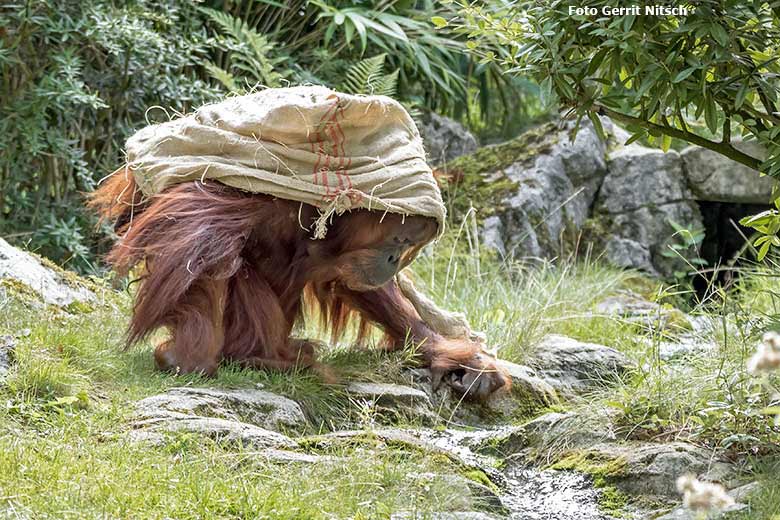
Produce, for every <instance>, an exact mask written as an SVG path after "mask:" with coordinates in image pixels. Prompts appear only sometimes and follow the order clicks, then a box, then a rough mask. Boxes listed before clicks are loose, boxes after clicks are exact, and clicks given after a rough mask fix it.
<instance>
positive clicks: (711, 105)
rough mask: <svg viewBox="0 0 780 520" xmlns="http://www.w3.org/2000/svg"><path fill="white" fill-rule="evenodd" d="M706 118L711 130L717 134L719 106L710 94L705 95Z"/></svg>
mask: <svg viewBox="0 0 780 520" xmlns="http://www.w3.org/2000/svg"><path fill="white" fill-rule="evenodd" d="M704 120H705V121H706V122H707V128H709V130H710V132H712V133H713V134H717V133H718V108H717V105H716V104H715V101H713V99H712V96H710V95H709V94H707V95H706V96H705V97H704Z"/></svg>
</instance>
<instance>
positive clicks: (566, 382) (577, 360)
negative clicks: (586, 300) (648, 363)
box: [532, 334, 633, 396]
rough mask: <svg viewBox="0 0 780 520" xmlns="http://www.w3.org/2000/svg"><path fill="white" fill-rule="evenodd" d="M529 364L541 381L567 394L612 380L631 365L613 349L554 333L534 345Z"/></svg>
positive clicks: (621, 354) (580, 391)
mask: <svg viewBox="0 0 780 520" xmlns="http://www.w3.org/2000/svg"><path fill="white" fill-rule="evenodd" d="M532 364H533V365H534V366H535V368H536V369H537V373H538V374H539V377H540V378H541V379H542V380H544V381H545V382H546V383H548V384H549V385H550V386H552V387H553V388H555V390H556V391H558V392H561V393H563V394H564V395H570V396H571V395H575V394H578V393H582V392H584V391H587V390H589V389H592V388H594V387H598V386H601V385H604V384H608V383H611V382H615V381H617V380H618V379H619V378H620V377H621V376H622V375H623V374H624V373H625V372H627V371H628V370H629V369H630V368H631V367H632V366H633V363H632V362H631V361H630V360H629V359H628V358H627V357H626V356H625V355H624V354H623V353H621V352H619V351H617V350H615V349H613V348H610V347H606V346H604V345H598V344H595V343H584V342H582V341H577V340H575V339H572V338H568V337H566V336H560V335H557V334H551V335H548V336H546V337H545V338H543V339H542V341H541V342H540V343H539V344H538V345H537V346H536V348H535V350H534V354H533V361H532Z"/></svg>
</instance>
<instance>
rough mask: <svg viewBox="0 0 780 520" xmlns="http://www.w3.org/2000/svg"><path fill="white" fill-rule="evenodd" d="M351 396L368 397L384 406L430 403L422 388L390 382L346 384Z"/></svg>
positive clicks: (428, 404) (393, 406) (424, 404)
mask: <svg viewBox="0 0 780 520" xmlns="http://www.w3.org/2000/svg"><path fill="white" fill-rule="evenodd" d="M347 392H349V394H350V395H351V396H352V397H356V398H359V399H370V400H371V401H373V402H374V403H376V404H377V405H378V406H383V407H386V408H414V407H417V406H426V407H429V406H430V405H431V401H430V399H428V395H427V394H426V393H425V392H423V391H422V390H417V389H416V388H412V387H409V386H403V385H394V384H391V383H363V382H353V383H350V384H349V385H348V386H347Z"/></svg>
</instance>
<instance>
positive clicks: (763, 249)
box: [756, 241, 772, 262]
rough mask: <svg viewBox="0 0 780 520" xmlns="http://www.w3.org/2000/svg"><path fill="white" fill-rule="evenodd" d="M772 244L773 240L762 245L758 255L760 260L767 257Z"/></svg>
mask: <svg viewBox="0 0 780 520" xmlns="http://www.w3.org/2000/svg"><path fill="white" fill-rule="evenodd" d="M770 245H772V243H771V242H769V241H766V242H764V245H762V246H761V249H759V250H758V256H757V257H756V258H757V259H758V261H759V262H760V261H761V260H763V259H764V258H766V255H767V253H768V252H769V246H770Z"/></svg>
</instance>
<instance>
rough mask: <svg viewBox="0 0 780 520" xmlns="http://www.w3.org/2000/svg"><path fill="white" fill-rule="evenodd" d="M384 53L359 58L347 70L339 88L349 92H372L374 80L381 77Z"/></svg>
mask: <svg viewBox="0 0 780 520" xmlns="http://www.w3.org/2000/svg"><path fill="white" fill-rule="evenodd" d="M386 56H387V55H386V54H377V55H376V56H373V57H371V58H366V59H364V60H360V61H359V62H357V63H355V64H354V65H352V66H351V67H350V68H349V70H347V74H346V77H345V78H344V83H342V84H341V87H340V88H341V90H343V91H344V92H347V93H349V94H373V93H374V92H373V91H374V89H375V85H376V82H377V81H378V80H381V78H382V70H383V68H384V66H385V58H386Z"/></svg>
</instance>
